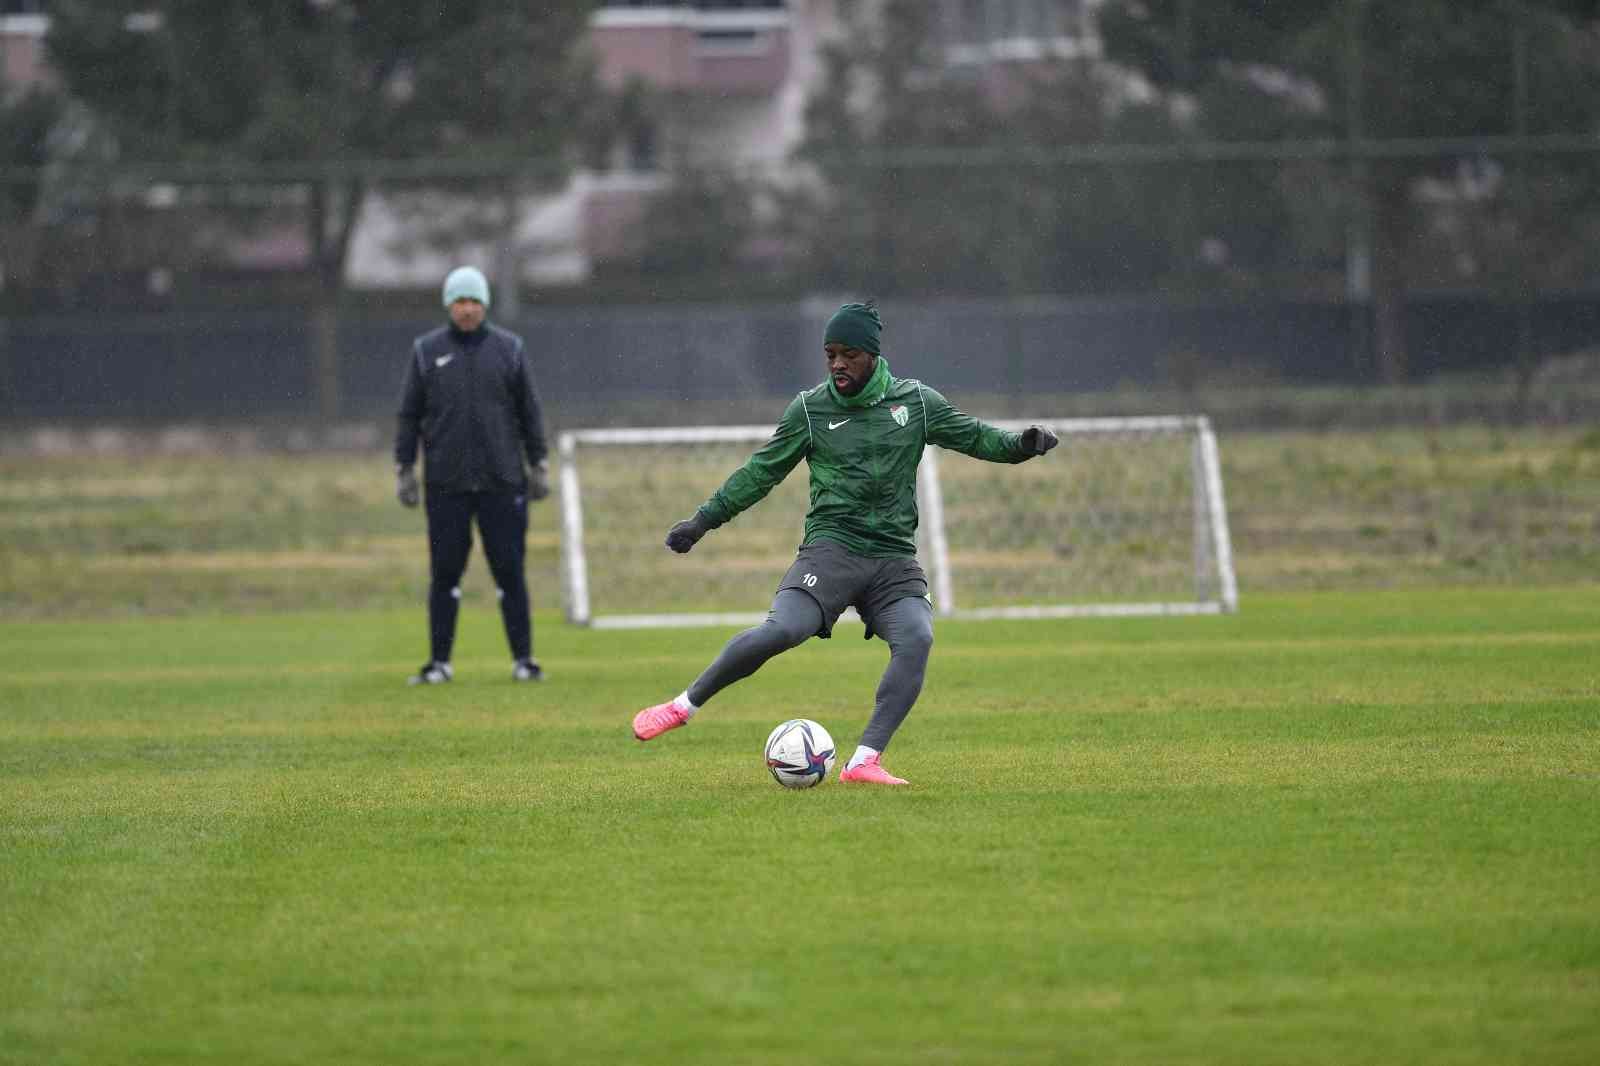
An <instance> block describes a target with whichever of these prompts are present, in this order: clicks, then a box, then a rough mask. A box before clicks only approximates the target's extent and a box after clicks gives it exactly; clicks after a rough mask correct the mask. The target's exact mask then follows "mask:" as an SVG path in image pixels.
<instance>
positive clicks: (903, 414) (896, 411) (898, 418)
mask: <svg viewBox="0 0 1600 1066" xmlns="http://www.w3.org/2000/svg"><path fill="white" fill-rule="evenodd" d="M889 413H890V414H891V415H894V420H895V422H897V423H898V424H900V425H901V426H904V425H905V424H906V423H907V422H908V421H910V420H911V415H910V413H909V412H908V411H907V410H906V405H905V404H903V403H897V404H895V405H894V406H893V407H891V408H889Z"/></svg>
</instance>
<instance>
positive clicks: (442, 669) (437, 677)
mask: <svg viewBox="0 0 1600 1066" xmlns="http://www.w3.org/2000/svg"><path fill="white" fill-rule="evenodd" d="M455 676H456V674H455V671H454V670H452V669H450V664H449V663H436V662H431V661H430V662H425V663H423V664H422V666H421V667H420V668H418V670H417V672H416V675H415V676H414V677H408V678H406V684H408V685H442V684H444V683H445V682H446V681H449V680H450V679H452V678H453V677H455Z"/></svg>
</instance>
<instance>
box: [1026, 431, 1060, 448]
mask: <svg viewBox="0 0 1600 1066" xmlns="http://www.w3.org/2000/svg"><path fill="white" fill-rule="evenodd" d="M1060 443H1061V438H1060V437H1058V436H1056V435H1055V434H1054V433H1051V432H1050V431H1049V430H1048V429H1046V428H1045V427H1043V426H1029V427H1028V428H1027V429H1025V430H1023V431H1022V447H1023V448H1024V449H1026V450H1027V452H1028V454H1029V455H1043V454H1044V453H1045V452H1047V451H1049V450H1050V449H1051V448H1054V447H1055V446H1056V445H1057V444H1060Z"/></svg>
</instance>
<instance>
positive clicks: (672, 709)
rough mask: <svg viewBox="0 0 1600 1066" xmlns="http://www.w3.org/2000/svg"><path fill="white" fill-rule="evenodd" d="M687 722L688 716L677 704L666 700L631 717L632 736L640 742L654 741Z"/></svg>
mask: <svg viewBox="0 0 1600 1066" xmlns="http://www.w3.org/2000/svg"><path fill="white" fill-rule="evenodd" d="M688 720H689V715H688V713H687V712H686V711H684V710H683V709H682V708H681V707H679V706H678V705H677V703H675V702H673V701H672V700H668V701H667V702H666V703H658V704H656V705H655V706H654V707H646V708H645V709H644V710H642V711H640V712H639V713H638V714H636V715H634V716H633V735H634V736H635V737H637V738H638V739H640V740H654V739H655V738H656V737H659V736H660V735H661V734H662V733H665V732H666V731H667V730H669V729H676V728H678V727H679V726H680V725H682V724H683V723H685V722H687V721H688Z"/></svg>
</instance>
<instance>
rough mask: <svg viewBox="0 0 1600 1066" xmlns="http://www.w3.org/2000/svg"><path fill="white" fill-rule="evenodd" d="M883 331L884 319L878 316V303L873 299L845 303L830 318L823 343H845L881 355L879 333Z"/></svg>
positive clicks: (823, 334)
mask: <svg viewBox="0 0 1600 1066" xmlns="http://www.w3.org/2000/svg"><path fill="white" fill-rule="evenodd" d="M882 332H883V320H882V319H881V318H879V317H878V306H877V304H875V303H873V302H872V301H871V300H868V301H867V302H866V303H864V304H845V305H844V306H843V307H841V308H839V310H837V311H835V312H834V313H833V317H832V318H830V319H828V328H827V329H825V330H823V332H822V343H823V344H843V345H845V346H846V347H849V348H860V349H861V350H862V351H864V352H871V353H872V354H873V355H879V354H881V353H880V352H879V351H878V334H880V333H882Z"/></svg>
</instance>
